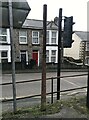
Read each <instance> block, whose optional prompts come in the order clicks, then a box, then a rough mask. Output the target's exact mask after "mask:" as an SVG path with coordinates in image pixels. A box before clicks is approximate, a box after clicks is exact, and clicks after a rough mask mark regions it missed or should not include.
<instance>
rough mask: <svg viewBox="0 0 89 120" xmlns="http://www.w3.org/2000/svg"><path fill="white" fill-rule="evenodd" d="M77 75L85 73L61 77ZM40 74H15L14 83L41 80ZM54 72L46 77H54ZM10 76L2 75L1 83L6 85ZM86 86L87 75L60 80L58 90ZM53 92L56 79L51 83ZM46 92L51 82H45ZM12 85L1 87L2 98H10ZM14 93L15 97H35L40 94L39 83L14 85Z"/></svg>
mask: <svg viewBox="0 0 89 120" xmlns="http://www.w3.org/2000/svg"><path fill="white" fill-rule="evenodd" d="M78 74H87V72H61V76H70V75H78ZM41 76H42V75H41V73H22V74H16V81H23V80H29V81H30V80H34V79H41ZM56 76H57V73H56V72H50V73H47V78H48V77H56ZM11 79H12V77H11V74H3V75H2V83H6V82H7V83H8V82H11V81H12V80H11ZM82 86H87V75H85V76H79V77H71V78H61V82H60V88H61V90H65V89H71V88H76V87H82ZM53 87H54V91H56V89H57V79H54V82H53ZM46 88H47V89H46V90H47V92H50V91H51V81H50V80H49V81H47V82H46ZM78 91H80V92H86V89H83V90H82V91H81V90H78ZM12 93H13V92H12V85H5V86H2V98H3V99H6V98H12ZM16 93H17V97H23V96H28V95H35V94H40V93H41V81H36V82H30V83H21V84H16Z"/></svg>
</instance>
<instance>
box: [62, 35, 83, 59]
mask: <svg viewBox="0 0 89 120" xmlns="http://www.w3.org/2000/svg"><path fill="white" fill-rule="evenodd" d="M72 38H73V40H74V42H73V43H72V47H71V48H64V56H67V57H73V58H74V59H79V51H80V42H81V39H80V38H79V37H78V36H77V35H76V34H75V33H74V34H73V37H72Z"/></svg>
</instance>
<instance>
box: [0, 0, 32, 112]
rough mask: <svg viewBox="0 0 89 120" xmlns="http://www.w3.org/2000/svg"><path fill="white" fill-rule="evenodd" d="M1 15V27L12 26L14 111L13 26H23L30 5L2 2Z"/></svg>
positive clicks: (14, 91)
mask: <svg viewBox="0 0 89 120" xmlns="http://www.w3.org/2000/svg"><path fill="white" fill-rule="evenodd" d="M0 5H1V6H0V11H2V13H1V12H0V16H2V17H1V18H2V22H0V27H2V28H4V27H5V28H10V41H11V62H12V85H13V112H14V113H15V112H16V108H17V107H16V80H15V79H16V78H15V50H14V40H13V35H14V34H13V28H21V27H22V25H23V23H24V21H25V19H26V17H27V15H28V13H29V11H30V7H29V6H28V4H27V2H26V1H25V0H24V2H21V1H20V2H19V0H18V2H12V0H9V1H8V2H0Z"/></svg>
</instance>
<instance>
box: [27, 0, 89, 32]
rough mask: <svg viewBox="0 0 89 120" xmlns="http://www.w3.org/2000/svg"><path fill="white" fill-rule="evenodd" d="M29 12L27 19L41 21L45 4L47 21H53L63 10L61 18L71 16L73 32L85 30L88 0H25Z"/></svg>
mask: <svg viewBox="0 0 89 120" xmlns="http://www.w3.org/2000/svg"><path fill="white" fill-rule="evenodd" d="M27 1H28V3H29V6H30V7H31V11H30V13H29V15H28V17H27V18H29V19H38V20H42V19H43V5H44V4H47V20H54V18H55V17H56V16H58V14H59V8H62V9H63V13H62V15H63V16H67V17H69V16H73V18H74V22H75V23H76V24H75V25H74V30H77V31H78V30H79V31H86V30H87V2H88V0H27Z"/></svg>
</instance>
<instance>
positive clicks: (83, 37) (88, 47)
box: [64, 31, 89, 64]
mask: <svg viewBox="0 0 89 120" xmlns="http://www.w3.org/2000/svg"><path fill="white" fill-rule="evenodd" d="M88 36H89V32H85V31H75V33H74V34H73V40H74V42H73V43H72V47H71V48H64V56H67V57H72V58H74V59H80V60H81V61H82V62H83V64H89V40H88Z"/></svg>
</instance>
